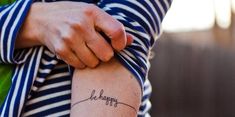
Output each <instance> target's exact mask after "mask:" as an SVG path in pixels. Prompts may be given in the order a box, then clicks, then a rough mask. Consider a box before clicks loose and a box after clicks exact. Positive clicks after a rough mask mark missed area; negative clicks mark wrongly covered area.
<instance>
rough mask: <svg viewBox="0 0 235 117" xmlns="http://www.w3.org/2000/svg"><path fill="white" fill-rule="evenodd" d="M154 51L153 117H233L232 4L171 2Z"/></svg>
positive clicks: (232, 0)
mask: <svg viewBox="0 0 235 117" xmlns="http://www.w3.org/2000/svg"><path fill="white" fill-rule="evenodd" d="M163 29H164V33H163V35H162V36H161V38H160V39H159V40H158V41H157V43H156V45H155V47H154V48H153V52H154V59H152V60H151V64H152V66H151V70H150V72H149V79H150V80H151V82H152V85H153V94H152V98H151V101H152V110H151V115H152V116H153V117H235V0H173V4H172V7H171V9H170V11H169V12H168V14H167V16H166V18H165V19H164V22H163Z"/></svg>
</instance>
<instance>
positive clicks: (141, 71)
mask: <svg viewBox="0 0 235 117" xmlns="http://www.w3.org/2000/svg"><path fill="white" fill-rule="evenodd" d="M171 2H172V1H171V0H101V1H100V2H99V3H98V6H99V7H100V8H102V9H103V10H104V11H106V12H107V13H109V14H110V15H112V16H113V17H114V18H116V19H117V20H119V21H120V22H121V23H122V24H123V25H124V26H125V30H126V32H128V33H130V34H132V35H133V37H134V42H133V43H132V44H131V45H130V46H128V47H126V48H125V49H124V50H123V51H121V52H119V53H117V54H116V57H117V58H118V59H119V60H120V62H121V63H122V64H123V65H124V66H125V67H126V68H127V69H128V70H130V72H131V73H133V75H134V76H135V77H136V78H137V80H138V82H139V84H140V85H141V87H142V89H143V86H144V82H145V80H146V76H147V74H148V71H149V67H150V64H149V55H150V50H151V48H152V46H153V45H154V42H155V41H156V39H157V38H158V37H159V35H160V34H161V32H162V30H161V22H162V20H163V18H164V16H165V14H166V12H167V11H168V9H169V7H170V4H171Z"/></svg>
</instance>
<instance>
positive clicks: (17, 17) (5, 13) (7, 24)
mask: <svg viewBox="0 0 235 117" xmlns="http://www.w3.org/2000/svg"><path fill="white" fill-rule="evenodd" d="M31 3H32V0H16V2H14V3H12V4H9V5H5V6H0V31H1V32H0V36H1V37H0V63H8V64H21V63H23V62H24V61H25V60H26V58H28V56H29V55H30V51H28V50H27V49H23V50H20V51H15V50H14V48H15V40H16V38H17V34H18V32H19V30H20V27H21V25H22V24H23V21H24V19H25V17H26V15H27V12H28V10H29V8H30V5H31Z"/></svg>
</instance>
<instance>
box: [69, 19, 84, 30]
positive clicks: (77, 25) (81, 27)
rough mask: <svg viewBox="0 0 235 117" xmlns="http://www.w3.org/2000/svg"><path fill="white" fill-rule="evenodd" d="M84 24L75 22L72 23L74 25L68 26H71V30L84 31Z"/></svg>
mask: <svg viewBox="0 0 235 117" xmlns="http://www.w3.org/2000/svg"><path fill="white" fill-rule="evenodd" d="M85 24H86V23H85V22H83V21H77V22H74V23H72V24H70V25H71V28H72V29H75V30H76V31H80V30H84V27H85V26H84V25H85Z"/></svg>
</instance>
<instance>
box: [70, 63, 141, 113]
mask: <svg viewBox="0 0 235 117" xmlns="http://www.w3.org/2000/svg"><path fill="white" fill-rule="evenodd" d="M140 100H141V89H140V87H139V84H138V82H137V80H136V79H135V78H134V76H133V75H132V74H131V73H130V72H129V71H128V70H127V69H125V68H124V67H123V66H122V65H121V64H120V63H119V62H118V61H117V60H116V59H112V60H111V61H109V62H107V63H101V64H100V65H99V66H98V67H97V68H95V69H89V68H87V69H84V70H76V71H75V73H74V76H73V85H72V102H71V104H72V107H71V116H72V117H135V116H137V112H138V110H139V106H140Z"/></svg>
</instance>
